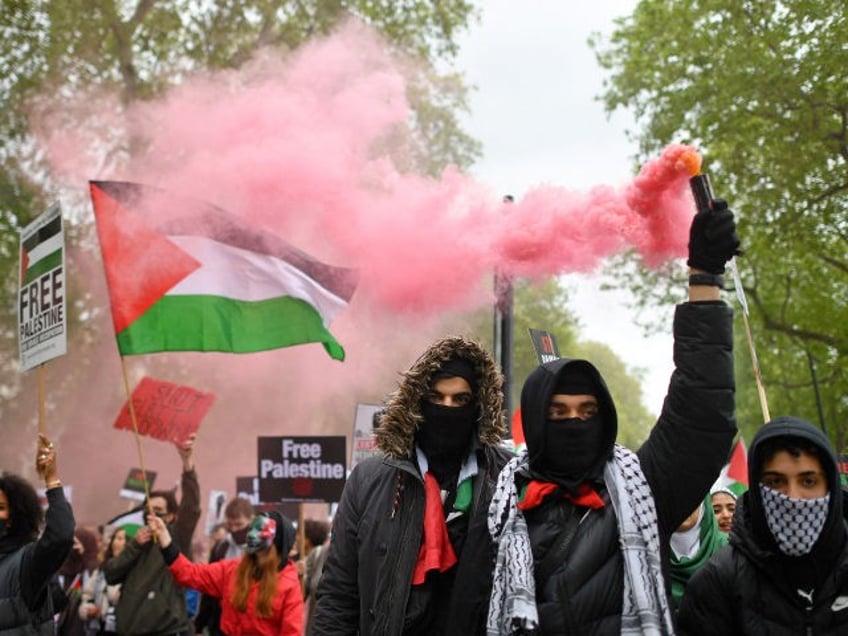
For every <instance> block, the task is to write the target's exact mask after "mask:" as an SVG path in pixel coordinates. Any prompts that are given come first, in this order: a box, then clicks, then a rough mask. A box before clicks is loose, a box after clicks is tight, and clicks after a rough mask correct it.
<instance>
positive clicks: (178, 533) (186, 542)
mask: <svg viewBox="0 0 848 636" xmlns="http://www.w3.org/2000/svg"><path fill="white" fill-rule="evenodd" d="M196 437H197V436H196V435H191V436H190V437H189V438H188V440H186V441H185V442H184V443H182V444H176V447H177V452H178V453H179V455H180V459H181V460H182V464H183V473H182V481H181V498H180V505H179V508H178V509H177V519H176V521H174V527H173V531H174V539H175V540H176V542H177V545H178V546H179V548H180V551H181V552H182V553H183V554H184V555H186V557H188V558H189V559H191V558H192V554H191V541H192V538H193V536H194V530H195V528H197V522H198V521H199V520H200V484H199V483H198V481H197V472H196V471H195V469H194V442H195V439H196Z"/></svg>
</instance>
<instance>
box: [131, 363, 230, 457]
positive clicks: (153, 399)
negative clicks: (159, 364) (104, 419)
mask: <svg viewBox="0 0 848 636" xmlns="http://www.w3.org/2000/svg"><path fill="white" fill-rule="evenodd" d="M214 401H215V394H213V393H204V392H203V391H198V390H197V389H193V388H191V387H190V386H180V385H179V384H173V383H172V382H165V381H163V380H155V379H153V378H148V377H144V378H142V379H141V382H139V383H138V385H137V386H136V387H135V390H134V391H133V393H132V404H133V411H134V412H135V418H136V423H137V425H138V433H139V435H146V436H148V437H152V438H154V439H160V440H164V441H169V442H177V443H180V442H183V441H185V440H186V439H188V436H189V435H191V434H192V433H196V432H197V429H198V428H200V421H201V420H202V419H203V418H204V416H205V415H206V413H207V412H208V411H209V408H210V407H211V406H212V403H213V402H214ZM115 428H117V429H120V430H124V431H131V430H133V425H132V419H130V407H129V403H127V404H124V407H123V408H122V409H121V412H120V413H119V414H118V419H116V420H115Z"/></svg>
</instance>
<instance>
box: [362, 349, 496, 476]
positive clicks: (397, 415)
mask: <svg viewBox="0 0 848 636" xmlns="http://www.w3.org/2000/svg"><path fill="white" fill-rule="evenodd" d="M454 356H457V357H459V358H462V359H464V360H468V361H469V362H471V364H472V365H473V366H474V370H475V372H476V374H477V384H478V386H479V390H478V392H477V396H476V397H477V398H478V403H479V407H480V411H479V413H478V420H477V422H478V423H477V437H478V439H479V440H480V443H481V444H482V445H484V446H497V445H498V444H499V443H500V442H501V440H502V439H503V437H504V436H505V435H506V424H505V422H504V415H503V375H502V374H501V372H500V370H499V369H498V367H497V366H496V365H495V362H494V360H493V359H492V357H491V356H490V355H489V354H488V352H487V351H486V350H485V349H483V348H482V347H481V346H480V345H479V344H477V343H476V342H474V341H472V340H468V339H466V338H463V337H461V336H451V337H448V338H442V339H441V340H437V341H436V342H434V343H433V344H432V345H430V347H428V348H427V350H426V351H425V352H424V353H422V354H421V356H420V357H419V358H418V360H416V361H415V363H414V364H413V365H412V367H411V368H410V369H409V371H407V372H405V373H403V374H402V376H401V379H400V382H399V384H398V388H397V390H396V391H394V393H392V394H391V395H389V397H388V398H387V399H386V403H385V408H384V409H383V410H382V411H381V412H380V415H379V425H378V427H377V430H376V431H375V435H376V438H377V446H378V448H379V449H380V450H381V451H382V452H383V453H385V454H386V455H388V456H390V457H393V458H395V459H403V458H408V457H410V456H411V455H412V449H413V447H414V439H415V431H416V430H417V429H418V426H419V425H420V424H421V422H422V421H423V418H422V416H421V400H422V398H423V397H424V396H425V395H426V394H427V392H428V391H429V390H430V388H431V384H432V379H433V375H434V374H435V373H436V372H437V371H438V370H439V369H440V368H441V367H442V365H443V364H444V363H445V362H447V361H448V360H449V359H450V358H452V357H454Z"/></svg>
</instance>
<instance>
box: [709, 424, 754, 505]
mask: <svg viewBox="0 0 848 636" xmlns="http://www.w3.org/2000/svg"><path fill="white" fill-rule="evenodd" d="M715 488H727V489H728V490H731V491H733V492H734V493H736V496H737V497H738V496H739V495H741V494H742V493H743V492H745V491H746V490H748V449H747V448H746V447H745V440H744V439H742V438H741V437H740V438H739V439H738V440H737V441H736V444H734V445H733V450H732V451H731V452H730V459H729V460H728V462H727V464H726V465H725V466H724V468H722V470H721V473H720V474H719V477H718V479H717V480H716V482H715V485H714V486H713V489H715Z"/></svg>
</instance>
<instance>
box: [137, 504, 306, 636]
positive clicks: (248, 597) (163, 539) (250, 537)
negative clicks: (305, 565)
mask: <svg viewBox="0 0 848 636" xmlns="http://www.w3.org/2000/svg"><path fill="white" fill-rule="evenodd" d="M148 522H149V525H150V530H151V531H152V532H153V533H154V534H155V535H156V537H157V540H158V542H159V546H160V548H161V552H162V556H163V557H164V559H165V562H166V563H167V564H168V568H169V569H170V571H171V574H172V575H173V577H174V580H176V581H177V583H179V584H180V585H185V586H190V587H192V588H194V589H197V590H200V591H201V592H202V593H203V594H209V595H210V596H214V597H215V598H217V599H219V601H220V602H221V631H222V632H223V633H224V634H232V635H233V636H237V635H238V634H244V635H247V634H250V635H251V636H301V634H302V631H303V593H302V592H301V588H300V582H299V580H298V578H297V568H296V567H295V564H294V562H293V561H291V559H289V557H288V554H289V551H290V550H291V548H292V546H293V545H294V541H295V530H294V526H293V525H292V523H291V522H290V521H289V520H288V519H286V518H285V517H283V516H282V515H281V514H279V513H278V512H275V511H272V512H268V513H262V514H260V515H258V516H256V517H254V518H253V520H252V521H251V522H250V527H249V529H248V532H247V544H246V546H245V554H244V555H243V556H242V557H241V558H240V559H225V560H223V561H216V562H215V563H191V562H190V561H189V560H188V559H187V558H186V557H185V556H184V555H182V554H180V551H179V550H178V549H177V547H176V546H175V545H174V543H173V542H172V540H171V535H170V533H169V532H168V528H167V526H166V525H165V523H164V522H163V521H162V519H160V518H159V517H157V516H155V515H150V516H149V517H148Z"/></svg>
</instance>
